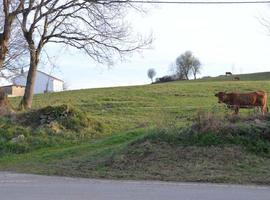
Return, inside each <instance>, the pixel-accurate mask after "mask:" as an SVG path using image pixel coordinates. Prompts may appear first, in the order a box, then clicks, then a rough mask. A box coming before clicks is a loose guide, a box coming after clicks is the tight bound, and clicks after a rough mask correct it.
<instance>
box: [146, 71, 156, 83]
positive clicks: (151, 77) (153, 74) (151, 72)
mask: <svg viewBox="0 0 270 200" xmlns="http://www.w3.org/2000/svg"><path fill="white" fill-rule="evenodd" d="M147 76H148V78H150V79H151V81H152V83H153V78H154V77H155V76H156V71H155V69H153V68H151V69H148V71H147Z"/></svg>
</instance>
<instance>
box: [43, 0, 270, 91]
mask: <svg viewBox="0 0 270 200" xmlns="http://www.w3.org/2000/svg"><path fill="white" fill-rule="evenodd" d="M146 8H147V13H145V14H142V13H134V12H132V13H129V14H128V16H127V20H128V21H129V22H130V23H131V25H132V27H133V30H134V33H141V34H142V35H148V34H150V33H152V34H153V39H154V40H153V44H152V47H151V48H150V49H147V50H144V51H143V52H141V53H135V54H134V55H133V56H132V57H128V58H126V60H125V61H124V62H118V63H116V64H115V65H114V66H112V67H108V66H106V65H100V64H97V63H95V62H94V61H92V60H91V59H90V58H89V57H87V56H86V55H85V54H83V53H80V52H78V51H72V50H71V51H69V52H66V51H65V52H64V53H63V54H62V53H58V54H56V55H55V57H54V62H55V65H56V66H57V67H56V68H55V69H54V70H53V75H55V76H57V77H59V78H62V79H63V80H64V81H65V82H67V85H68V87H69V89H81V88H98V87H112V86H125V85H141V84H148V83H150V79H149V78H148V77H147V70H148V69H149V68H154V69H155V70H156V72H157V77H161V76H164V75H167V74H170V73H171V71H170V65H171V63H173V62H174V61H175V59H176V58H177V57H178V56H179V55H180V54H182V53H184V52H185V51H187V50H189V51H192V52H193V54H194V55H195V56H196V57H197V58H199V60H200V61H201V63H202V71H201V74H200V77H202V76H217V75H220V74H224V73H225V72H226V71H232V72H233V73H252V72H263V71H270V33H268V32H267V29H266V28H265V27H264V26H263V25H262V24H261V22H260V19H261V18H268V17H269V20H270V5H266V4H263V5H262V4H260V5H254V4H252V5H159V6H150V5H149V6H146ZM47 51H48V52H54V51H58V49H57V50H56V49H54V48H53V47H50V48H48V49H47ZM44 66H45V65H44ZM44 66H42V64H40V70H43V71H47V72H49V71H50V70H51V69H50V67H49V68H48V67H44Z"/></svg>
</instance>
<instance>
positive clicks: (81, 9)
mask: <svg viewBox="0 0 270 200" xmlns="http://www.w3.org/2000/svg"><path fill="white" fill-rule="evenodd" d="M131 7H132V6H131V4H130V3H129V1H128V0H120V1H100V0H80V1H79V0H35V1H34V0H29V1H27V3H24V4H23V9H24V10H25V11H24V12H23V13H22V19H21V27H22V31H23V34H24V37H25V39H26V41H27V44H28V49H29V54H30V67H29V72H28V76H27V83H26V89H25V94H24V96H23V99H22V101H21V107H22V108H26V109H27V108H31V105H32V99H33V90H34V84H35V79H36V72H37V67H38V64H39V60H40V55H41V53H42V50H43V48H44V46H45V45H46V44H47V43H49V42H53V43H56V44H64V45H68V46H71V47H74V48H76V49H79V50H83V51H84V52H85V53H86V54H87V55H88V56H90V57H91V58H92V59H94V60H95V61H97V62H100V63H107V64H109V65H111V64H113V61H114V59H113V58H114V56H115V55H118V56H120V57H122V56H124V55H126V54H128V53H131V52H134V51H136V50H139V49H142V48H144V47H146V46H147V45H148V44H150V43H151V38H150V39H147V40H144V39H142V38H138V37H137V38H135V39H134V37H131V30H130V29H129V27H128V26H127V25H126V23H125V21H124V16H125V14H126V12H127V9H128V8H131Z"/></svg>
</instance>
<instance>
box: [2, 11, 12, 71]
mask: <svg viewBox="0 0 270 200" xmlns="http://www.w3.org/2000/svg"><path fill="white" fill-rule="evenodd" d="M13 21H14V16H13V15H9V16H6V18H5V22H4V30H3V33H0V68H2V67H3V64H4V61H5V58H6V55H7V52H8V42H9V39H10V35H11V26H12V23H13Z"/></svg>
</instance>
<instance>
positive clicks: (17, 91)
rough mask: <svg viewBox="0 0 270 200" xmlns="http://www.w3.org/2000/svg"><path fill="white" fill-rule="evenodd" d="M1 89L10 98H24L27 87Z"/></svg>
mask: <svg viewBox="0 0 270 200" xmlns="http://www.w3.org/2000/svg"><path fill="white" fill-rule="evenodd" d="M1 89H2V90H3V91H4V92H5V93H6V94H7V95H8V96H9V97H17V96H23V95H24V91H25V87H22V86H14V85H10V86H4V87H1Z"/></svg>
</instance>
